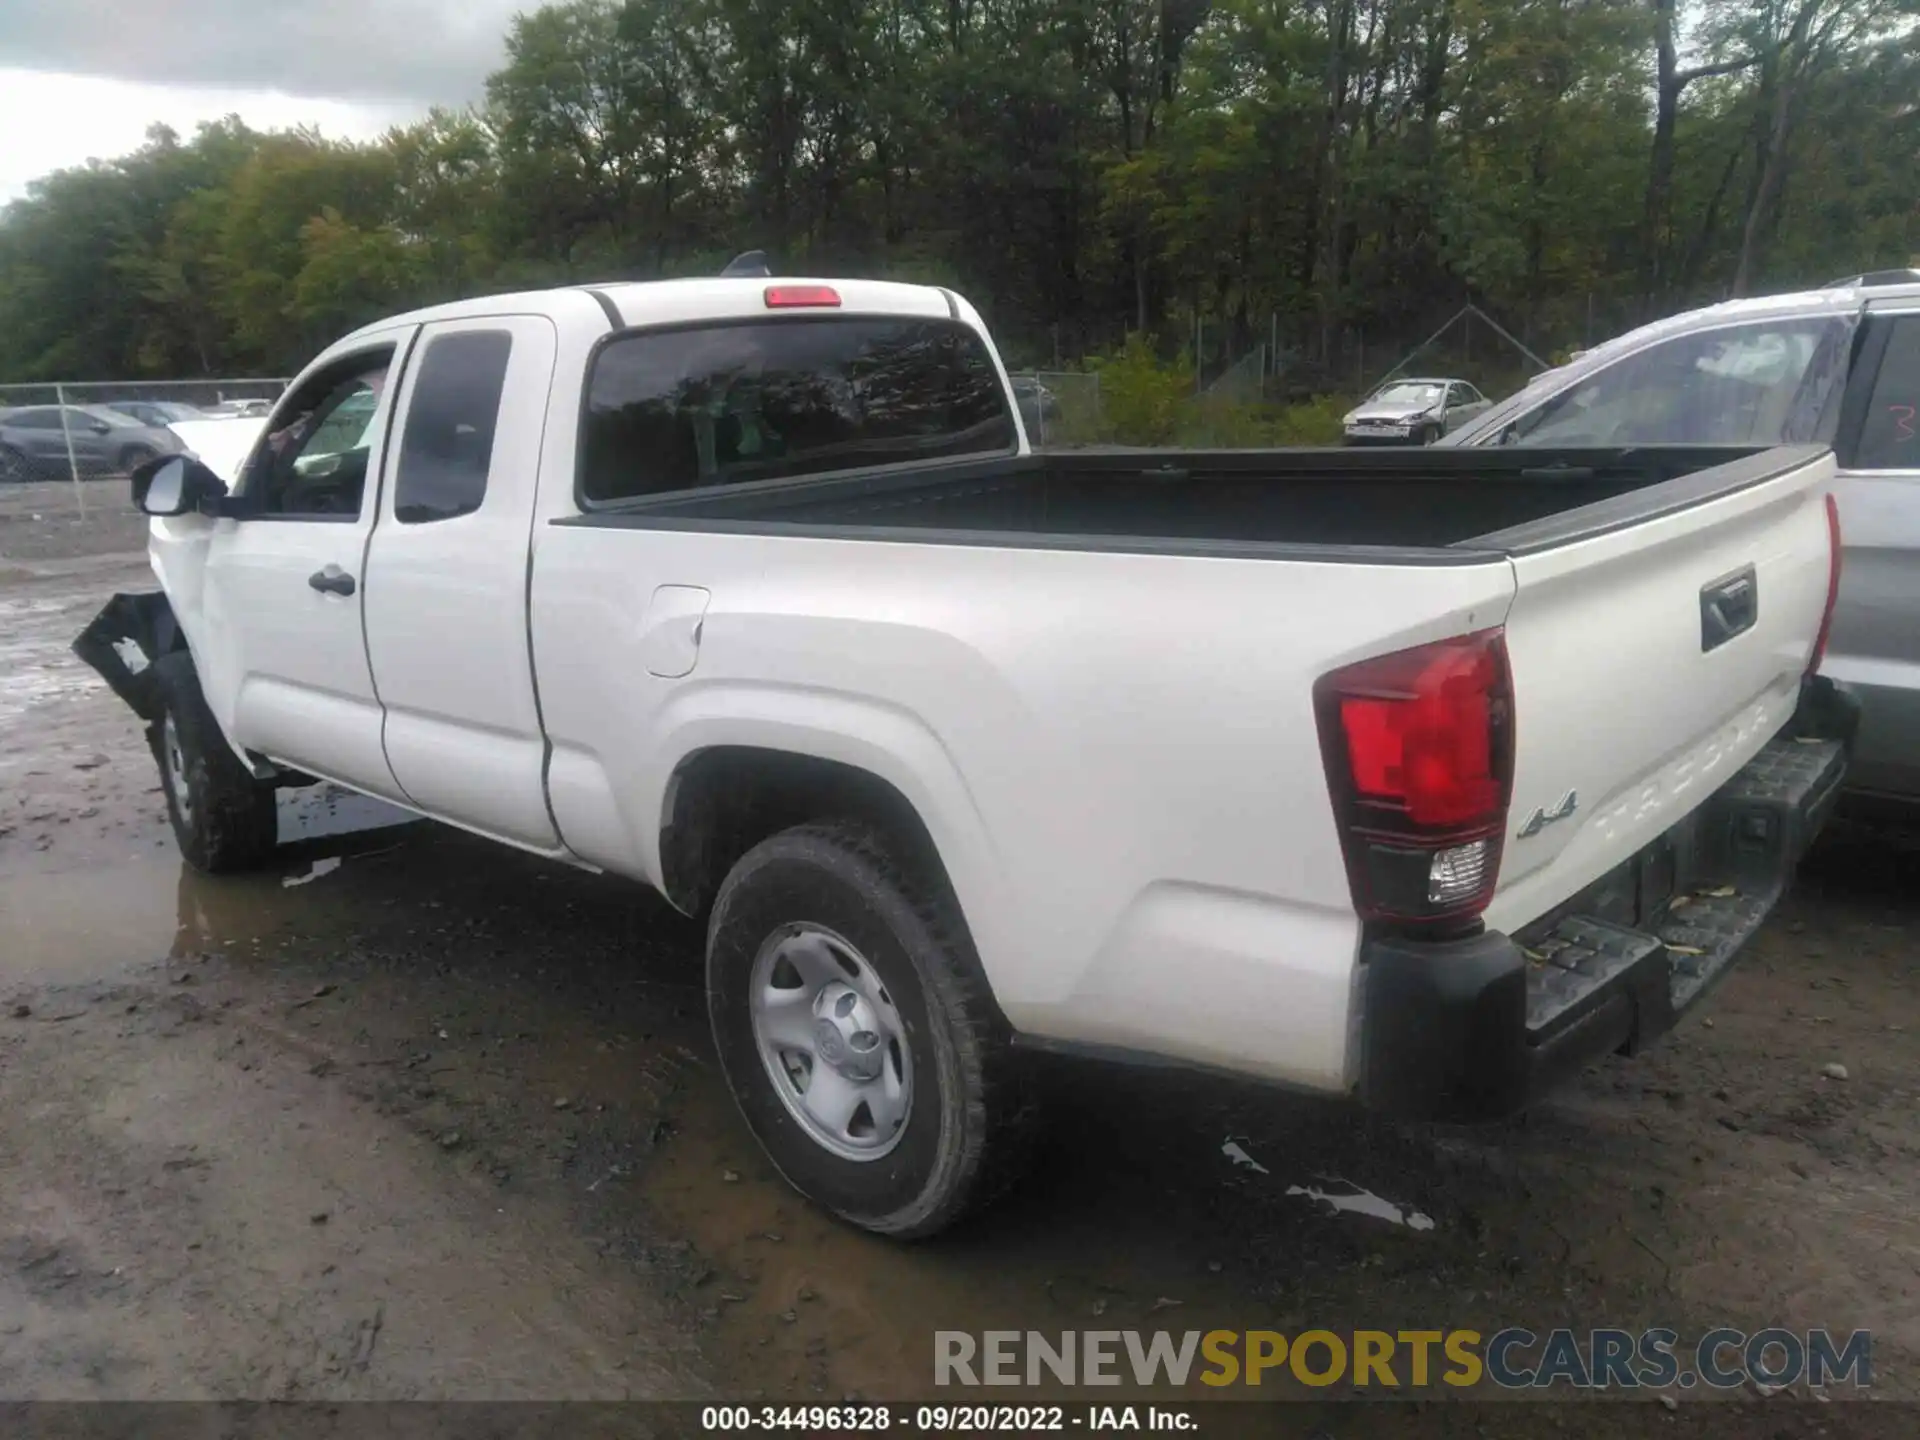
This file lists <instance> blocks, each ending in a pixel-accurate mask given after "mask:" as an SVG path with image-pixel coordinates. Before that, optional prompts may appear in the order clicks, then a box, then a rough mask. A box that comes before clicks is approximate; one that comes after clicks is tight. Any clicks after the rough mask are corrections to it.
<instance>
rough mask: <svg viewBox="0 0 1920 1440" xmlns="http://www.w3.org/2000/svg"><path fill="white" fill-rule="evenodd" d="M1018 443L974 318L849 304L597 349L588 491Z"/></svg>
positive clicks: (620, 493) (592, 498)
mask: <svg viewBox="0 0 1920 1440" xmlns="http://www.w3.org/2000/svg"><path fill="white" fill-rule="evenodd" d="M1013 448H1014V428H1013V417H1012V414H1011V412H1010V411H1009V409H1008V406H1007V401H1006V396H1005V394H1004V393H1003V392H1002V390H1001V387H1000V381H999V377H998V375H997V374H996V372H995V370H994V367H993V360H992V357H991V356H990V355H989V354H988V352H987V347H986V346H985V344H983V343H982V342H981V339H980V337H979V336H978V335H977V334H975V333H974V332H973V331H972V330H970V329H968V328H967V327H966V326H964V325H958V324H955V323H952V322H950V321H944V320H915V319H907V318H899V317H857V316H850V317H834V318H827V317H808V318H806V319H798V318H794V319H779V320H764V321H755V322H752V323H749V324H743V325H717V326H710V327H707V328H703V329H698V330H650V331H639V332H636V333H634V334H631V335H623V336H620V337H619V338H617V339H615V340H612V341H610V342H609V343H608V344H607V345H605V346H603V347H602V348H601V350H600V352H599V354H598V356H597V357H596V358H595V360H594V362H593V371H592V374H591V375H590V376H589V377H588V382H587V399H586V417H585V423H584V426H583V432H582V436H581V462H580V494H581V499H582V500H583V501H585V502H586V503H588V504H607V503H611V502H615V501H620V500H631V499H636V498H638V497H641V496H646V495H658V494H661V493H663V492H665V491H671V490H690V489H695V488H697V487H700V486H709V485H738V484H743V483H745V482H747V481H752V480H778V479H784V478H787V477H789V476H795V475H814V474H819V473H821V472H822V471H828V470H844V469H852V468H855V467H859V466H867V465H888V464H896V463H900V462H905V461H913V460H933V459H940V458H944V457H948V456H955V455H976V454H992V453H996V452H999V453H1004V452H1006V451H1010V450H1012V449H1013Z"/></svg>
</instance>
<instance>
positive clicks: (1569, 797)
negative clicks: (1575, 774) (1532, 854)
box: [1520, 790, 1580, 840]
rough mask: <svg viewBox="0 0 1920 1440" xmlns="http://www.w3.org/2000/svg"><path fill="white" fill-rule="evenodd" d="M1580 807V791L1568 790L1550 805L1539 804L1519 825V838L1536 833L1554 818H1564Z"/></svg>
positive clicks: (1551, 822)
mask: <svg viewBox="0 0 1920 1440" xmlns="http://www.w3.org/2000/svg"><path fill="white" fill-rule="evenodd" d="M1579 808H1580V792H1579V791H1577V790H1569V791H1567V793H1566V794H1564V795H1562V796H1561V797H1560V798H1559V799H1558V800H1557V801H1555V802H1554V804H1553V805H1551V806H1545V805H1542V806H1539V807H1537V808H1536V809H1535V810H1534V812H1533V813H1532V814H1531V815H1529V816H1528V817H1527V823H1526V824H1524V825H1522V826H1521V827H1520V838H1521V839H1522V840H1524V839H1526V838H1527V837H1528V836H1529V835H1538V834H1539V833H1540V832H1541V831H1542V830H1544V829H1546V828H1547V826H1549V825H1551V824H1553V822H1554V821H1556V820H1564V819H1566V818H1567V817H1568V816H1569V815H1571V814H1573V812H1574V811H1575V810H1578V809H1579Z"/></svg>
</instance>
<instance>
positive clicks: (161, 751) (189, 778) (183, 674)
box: [148, 651, 279, 875]
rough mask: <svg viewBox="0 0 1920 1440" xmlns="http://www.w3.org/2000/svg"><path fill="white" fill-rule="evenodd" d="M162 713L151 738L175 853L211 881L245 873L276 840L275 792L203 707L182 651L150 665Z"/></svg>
mask: <svg viewBox="0 0 1920 1440" xmlns="http://www.w3.org/2000/svg"><path fill="white" fill-rule="evenodd" d="M153 669H154V680H155V683H156V684H157V686H158V687H159V692H160V699H161V705H162V707H163V708H162V712H161V716H160V719H159V720H158V721H156V722H155V723H154V725H153V726H152V728H151V730H150V731H149V732H148V737H149V740H150V742H151V744H152V746H153V754H154V758H155V759H156V760H157V761H158V762H159V764H160V788H161V790H162V792H163V793H164V794H165V795H166V797H167V817H168V819H170V820H171V821H172V822H173V836H174V839H175V840H177V841H178V842H179V844H180V853H181V855H182V856H183V857H185V859H186V861H187V863H188V864H189V865H191V866H193V868H194V869H196V870H202V871H205V872H206V873H208V874H210V875H218V874H223V873H226V872H229V871H234V870H246V869H251V868H252V867H254V866H256V865H258V864H260V863H261V862H262V861H264V860H265V859H266V858H267V857H268V856H269V855H271V854H272V853H273V849H274V845H275V844H276V842H277V841H278V839H279V830H278V825H279V822H278V818H277V806H276V804H275V800H274V793H273V787H272V786H270V785H264V784H262V783H261V782H260V781H258V780H255V779H254V778H253V776H252V775H250V774H248V773H247V768H246V766H244V765H242V764H241V763H240V757H239V756H237V755H235V754H234V753H233V749H232V747H231V746H229V745H228V744H227V741H226V737H225V736H224V735H223V734H221V732H220V722H219V721H217V720H215V719H214V718H213V712H212V711H211V710H209V709H208V708H207V701H206V697H205V696H204V695H203V694H202V693H201V691H200V677H199V676H198V675H196V674H195V673H194V669H193V659H192V657H191V656H189V655H187V654H186V653H185V652H184V651H174V652H173V653H171V654H168V655H163V656H161V657H160V659H158V660H157V661H155V662H154V667H153Z"/></svg>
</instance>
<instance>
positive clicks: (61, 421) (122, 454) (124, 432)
mask: <svg viewBox="0 0 1920 1440" xmlns="http://www.w3.org/2000/svg"><path fill="white" fill-rule="evenodd" d="M182 448H184V447H182V445H181V444H180V438H179V436H177V435H175V434H174V433H173V432H172V431H171V430H169V429H168V428H167V427H166V426H164V425H146V424H142V423H141V422H140V421H139V420H136V419H134V418H133V416H131V415H123V414H121V413H120V412H119V411H118V410H109V409H107V408H106V407H105V406H101V405H67V406H60V405H25V406H22V407H21V408H19V409H17V410H9V411H7V412H6V413H5V414H4V415H0V480H46V479H57V478H59V477H61V476H64V475H68V474H70V473H72V471H73V470H74V469H76V468H77V469H78V470H79V472H80V477H81V478H82V479H83V480H85V479H98V478H104V477H106V476H110V475H125V474H126V473H127V472H128V471H130V470H131V469H133V467H134V466H136V465H138V464H140V463H141V462H142V461H145V460H151V459H152V458H153V457H154V456H156V455H174V454H178V453H179V451H180V450H181V449H182Z"/></svg>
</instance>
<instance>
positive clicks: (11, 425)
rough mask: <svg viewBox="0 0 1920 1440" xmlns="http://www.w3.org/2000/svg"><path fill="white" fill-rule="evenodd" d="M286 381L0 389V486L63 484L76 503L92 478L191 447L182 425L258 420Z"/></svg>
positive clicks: (120, 472) (97, 383) (152, 382)
mask: <svg viewBox="0 0 1920 1440" xmlns="http://www.w3.org/2000/svg"><path fill="white" fill-rule="evenodd" d="M286 385H287V382H286V381H285V380H284V379H273V378H265V379H263V378H248V379H211V380H126V381H61V382H58V383H54V384H45V385H0V484H5V483H15V484H24V483H30V482H34V481H46V480H67V481H70V482H71V483H72V484H73V485H74V486H75V492H74V499H75V503H76V504H77V505H79V506H80V507H81V508H82V509H84V508H85V506H86V503H87V501H86V496H85V493H84V491H82V490H81V489H80V488H79V487H80V486H81V485H82V484H83V482H86V481H91V480H109V479H115V478H118V477H120V476H124V475H125V474H127V473H128V472H129V471H130V470H132V469H133V468H134V467H135V466H137V465H139V464H140V463H141V462H142V461H145V460H150V459H152V458H153V457H154V456H156V455H165V454H172V453H175V452H177V451H179V450H181V449H185V448H191V446H190V445H188V444H187V442H186V441H185V440H184V439H183V438H182V437H183V432H182V431H181V429H180V428H179V427H181V426H183V425H197V424H202V423H205V422H208V421H220V420H258V419H259V418H261V417H264V416H265V415H266V413H267V411H268V410H269V409H270V408H271V407H272V404H273V402H274V401H275V400H276V399H278V398H279V396H280V392H281V391H282V390H284V389H286Z"/></svg>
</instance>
